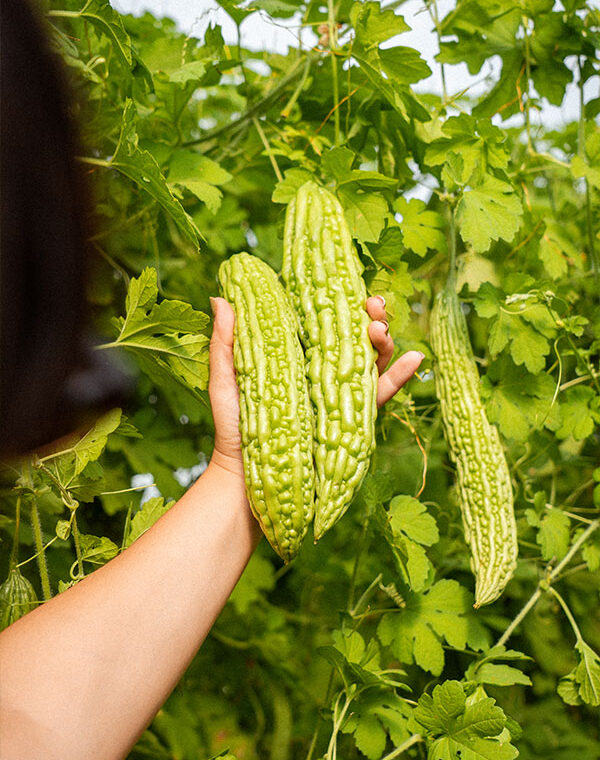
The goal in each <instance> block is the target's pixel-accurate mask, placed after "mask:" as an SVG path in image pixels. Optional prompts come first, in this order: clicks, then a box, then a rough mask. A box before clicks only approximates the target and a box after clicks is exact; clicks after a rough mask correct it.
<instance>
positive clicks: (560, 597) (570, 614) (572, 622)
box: [548, 586, 583, 642]
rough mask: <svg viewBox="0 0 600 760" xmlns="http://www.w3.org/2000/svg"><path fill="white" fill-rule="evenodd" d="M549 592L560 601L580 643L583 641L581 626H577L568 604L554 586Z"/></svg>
mask: <svg viewBox="0 0 600 760" xmlns="http://www.w3.org/2000/svg"><path fill="white" fill-rule="evenodd" d="M548 591H549V592H550V593H551V594H552V596H553V597H554V598H555V599H556V600H557V601H558V603H559V604H560V606H561V607H562V608H563V612H564V613H565V615H566V618H567V620H568V621H569V623H570V624H571V628H572V629H573V633H574V634H575V638H576V639H577V641H578V642H579V641H582V640H583V636H582V635H581V631H580V630H579V626H578V625H577V622H576V620H575V618H574V617H573V613H572V612H571V610H570V609H569V606H568V604H567V603H566V602H565V600H564V599H563V598H562V596H561V595H560V594H559V593H558V591H557V590H556V589H553V588H552V586H551V587H550V588H549V589H548Z"/></svg>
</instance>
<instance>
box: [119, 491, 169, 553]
mask: <svg viewBox="0 0 600 760" xmlns="http://www.w3.org/2000/svg"><path fill="white" fill-rule="evenodd" d="M173 504H175V502H174V501H170V502H168V503H167V504H165V500H164V499H163V498H162V497H160V496H154V497H152V498H150V499H148V500H147V501H145V502H144V503H143V504H142V508H141V509H140V510H139V511H138V512H136V513H135V515H134V516H133V519H132V520H131V523H130V524H129V531H128V533H127V537H126V539H125V546H126V547H127V546H131V544H132V543H133V542H134V541H137V539H138V538H139V537H140V536H141V535H142V534H143V533H145V532H146V531H147V530H148V528H151V527H152V526H153V525H154V523H155V522H156V521H157V520H158V519H159V517H162V516H163V515H164V514H165V512H168V511H169V509H171V507H172V506H173Z"/></svg>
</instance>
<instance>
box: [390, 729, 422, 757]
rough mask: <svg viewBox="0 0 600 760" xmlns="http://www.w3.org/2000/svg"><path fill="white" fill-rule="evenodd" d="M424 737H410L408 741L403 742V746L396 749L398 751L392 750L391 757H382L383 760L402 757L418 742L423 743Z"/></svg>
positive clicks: (415, 735) (419, 735) (417, 735)
mask: <svg viewBox="0 0 600 760" xmlns="http://www.w3.org/2000/svg"><path fill="white" fill-rule="evenodd" d="M422 741H423V737H422V736H421V734H413V735H412V736H409V737H408V739H407V740H406V741H405V742H402V744H401V745H400V746H399V747H396V749H394V750H392V751H391V752H390V753H389V755H386V756H385V757H382V758H381V760H393V758H395V757H400V755H401V754H402V753H403V752H406V750H407V749H409V748H410V747H412V746H413V744H417V743H418V742H422Z"/></svg>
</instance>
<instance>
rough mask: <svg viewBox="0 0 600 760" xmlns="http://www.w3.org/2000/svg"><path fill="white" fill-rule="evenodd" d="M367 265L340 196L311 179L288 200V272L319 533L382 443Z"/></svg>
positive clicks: (317, 535) (285, 269) (285, 273)
mask: <svg viewBox="0 0 600 760" xmlns="http://www.w3.org/2000/svg"><path fill="white" fill-rule="evenodd" d="M362 270H363V267H362V264H361V262H360V259H359V258H358V254H357V253H356V251H355V249H354V246H353V245H352V238H351V235H350V231H349V229H348V225H347V223H346V220H345V217H344V212H343V209H342V207H341V205H340V204H339V202H338V200H337V199H336V198H335V197H334V196H333V195H332V194H331V193H330V192H329V191H328V190H325V189H324V188H322V187H319V186H318V185H317V184H315V183H314V182H307V183H306V184H305V185H303V186H302V187H301V188H300V189H299V190H298V192H297V195H296V197H295V198H294V199H292V201H291V202H290V204H289V205H288V209H287V213H286V221H285V233H284V253H283V266H282V277H283V280H284V282H285V285H286V287H287V290H288V292H289V294H290V296H291V299H292V303H293V305H294V309H295V311H296V314H297V316H298V324H299V330H300V338H301V340H302V343H303V345H304V349H305V355H306V362H307V376H308V381H309V391H310V397H311V400H312V402H313V405H314V409H315V416H316V428H315V450H314V457H315V469H316V478H317V486H316V488H317V492H316V500H315V525H314V535H315V540H317V539H319V538H320V537H321V536H323V534H324V533H325V532H326V531H328V530H329V529H330V528H331V527H332V526H333V525H334V524H335V522H336V521H337V520H338V519H339V518H340V517H341V516H342V514H343V513H344V512H345V511H346V509H347V508H348V506H349V505H350V502H351V501H352V498H353V496H354V494H355V493H356V491H357V490H358V488H359V487H360V484H361V482H362V480H363V477H364V476H365V474H366V472H367V470H368V468H369V459H370V455H371V454H372V452H373V450H374V448H375V419H376V416H377V403H376V402H377V378H378V375H377V369H376V365H375V358H376V352H375V350H374V349H373V345H372V344H371V341H370V339H369V335H368V328H369V323H370V318H369V316H368V314H367V312H366V310H365V303H366V299H367V292H366V287H365V283H364V280H363V278H362Z"/></svg>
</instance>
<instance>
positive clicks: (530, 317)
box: [475, 283, 556, 375]
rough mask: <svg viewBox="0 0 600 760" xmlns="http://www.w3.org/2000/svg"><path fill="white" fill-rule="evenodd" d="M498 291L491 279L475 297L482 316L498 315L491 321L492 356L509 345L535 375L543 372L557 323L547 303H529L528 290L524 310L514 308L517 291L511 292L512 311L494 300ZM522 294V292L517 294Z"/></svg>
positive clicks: (489, 341)
mask: <svg viewBox="0 0 600 760" xmlns="http://www.w3.org/2000/svg"><path fill="white" fill-rule="evenodd" d="M496 292H498V291H497V289H495V288H493V287H492V286H491V285H490V284H489V283H484V284H483V285H482V286H481V288H480V290H479V293H478V294H477V299H476V301H475V308H476V309H477V312H478V313H479V314H480V316H484V317H487V318H491V317H492V314H494V313H495V314H496V315H497V316H496V318H495V319H494V321H493V322H492V324H491V327H490V333H489V340H488V345H489V349H490V353H491V354H492V356H496V355H497V354H499V353H500V351H502V350H504V349H505V348H507V347H508V349H509V351H510V355H511V356H512V358H513V360H514V362H515V364H524V365H525V367H526V368H527V369H528V370H529V372H531V373H532V374H534V375H537V374H538V373H540V372H541V371H542V370H543V369H544V367H545V365H546V359H545V357H546V356H547V355H548V354H549V353H550V342H549V340H548V338H553V337H554V336H555V335H556V325H555V323H554V320H553V318H552V316H551V315H550V314H549V312H548V310H547V309H546V307H545V306H542V304H539V303H535V302H534V303H532V304H530V305H527V301H529V300H530V299H529V297H528V294H524V300H521V301H520V302H519V306H520V311H512V308H513V306H512V304H513V303H514V302H515V301H516V295H513V296H510V297H509V298H508V299H506V301H507V302H508V301H509V300H510V301H511V311H508V309H506V308H505V307H501V304H500V303H498V302H495V303H494V301H493V299H494V297H495V296H494V295H492V293H494V294H495V293H496ZM517 295H519V294H517Z"/></svg>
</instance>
